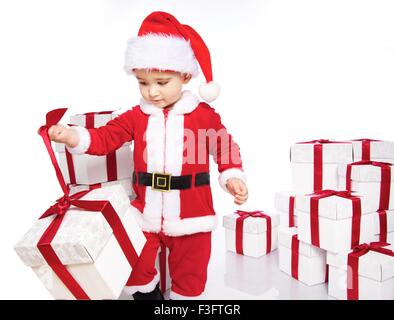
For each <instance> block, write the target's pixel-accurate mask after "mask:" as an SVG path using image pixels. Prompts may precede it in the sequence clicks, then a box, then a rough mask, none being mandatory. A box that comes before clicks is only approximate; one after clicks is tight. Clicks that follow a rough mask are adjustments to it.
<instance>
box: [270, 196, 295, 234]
mask: <svg viewBox="0 0 394 320" xmlns="http://www.w3.org/2000/svg"><path fill="white" fill-rule="evenodd" d="M275 210H276V213H277V214H279V218H280V225H281V226H285V227H296V226H297V216H296V215H295V213H296V212H295V194H294V192H291V191H281V192H275Z"/></svg>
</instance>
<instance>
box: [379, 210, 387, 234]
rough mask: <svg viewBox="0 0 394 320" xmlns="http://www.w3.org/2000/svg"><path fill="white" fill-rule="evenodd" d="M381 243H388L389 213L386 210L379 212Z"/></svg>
mask: <svg viewBox="0 0 394 320" xmlns="http://www.w3.org/2000/svg"><path fill="white" fill-rule="evenodd" d="M378 214H379V227H380V230H379V231H380V232H379V241H380V242H387V212H386V210H379V211H378Z"/></svg>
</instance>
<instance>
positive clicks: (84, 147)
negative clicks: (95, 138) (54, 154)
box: [66, 126, 90, 154]
mask: <svg viewBox="0 0 394 320" xmlns="http://www.w3.org/2000/svg"><path fill="white" fill-rule="evenodd" d="M71 129H72V130H74V131H75V132H76V133H77V134H78V137H79V142H78V144H77V146H76V147H74V148H69V147H66V148H67V150H68V151H69V152H70V153H73V154H82V153H85V152H86V151H88V149H89V146H90V133H89V131H88V129H86V128H84V127H80V126H74V127H71Z"/></svg>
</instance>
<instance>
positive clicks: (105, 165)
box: [55, 143, 134, 185]
mask: <svg viewBox="0 0 394 320" xmlns="http://www.w3.org/2000/svg"><path fill="white" fill-rule="evenodd" d="M55 150H56V151H57V152H58V161H59V166H60V169H61V171H62V175H63V177H64V180H65V182H66V183H70V184H87V185H91V184H96V183H102V182H108V181H115V180H122V179H130V178H131V177H132V173H133V171H134V164H133V152H132V151H131V148H130V143H126V144H124V145H123V146H122V147H121V148H119V149H117V150H116V151H114V152H113V154H112V155H106V156H95V155H89V154H71V153H69V152H68V151H67V150H66V148H65V145H64V144H60V143H56V144H55Z"/></svg>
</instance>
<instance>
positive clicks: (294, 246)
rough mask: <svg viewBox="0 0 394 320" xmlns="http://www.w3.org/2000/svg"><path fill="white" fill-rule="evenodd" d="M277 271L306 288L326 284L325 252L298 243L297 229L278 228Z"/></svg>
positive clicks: (301, 242) (303, 243) (300, 242)
mask: <svg viewBox="0 0 394 320" xmlns="http://www.w3.org/2000/svg"><path fill="white" fill-rule="evenodd" d="M278 250H279V269H280V270H281V271H283V272H285V273H287V274H288V275H290V276H292V277H293V278H295V279H296V280H299V281H301V282H303V283H305V284H306V285H308V286H313V285H316V284H320V283H324V282H326V276H327V275H326V272H327V267H326V252H325V251H324V250H322V249H320V248H318V247H315V246H313V245H310V244H308V243H305V242H303V241H299V240H298V239H297V228H295V227H292V228H289V227H284V226H279V227H278Z"/></svg>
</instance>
